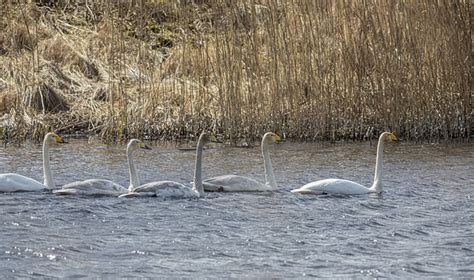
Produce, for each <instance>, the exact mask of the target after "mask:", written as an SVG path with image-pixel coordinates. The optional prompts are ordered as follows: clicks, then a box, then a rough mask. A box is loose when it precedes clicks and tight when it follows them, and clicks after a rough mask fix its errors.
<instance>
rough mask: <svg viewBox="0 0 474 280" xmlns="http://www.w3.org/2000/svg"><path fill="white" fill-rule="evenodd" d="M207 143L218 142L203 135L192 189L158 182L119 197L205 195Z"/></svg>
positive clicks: (200, 139)
mask: <svg viewBox="0 0 474 280" xmlns="http://www.w3.org/2000/svg"><path fill="white" fill-rule="evenodd" d="M207 142H216V137H215V136H214V135H209V134H207V133H202V134H201V135H200V136H199V141H198V144H197V147H196V163H195V166H194V185H193V187H192V188H190V187H187V186H185V185H183V184H181V183H178V182H173V181H158V182H151V183H147V184H144V185H141V186H139V187H137V188H133V189H132V190H131V191H130V192H128V193H126V194H122V195H120V196H119V197H128V198H130V197H140V196H156V197H161V198H198V197H201V196H202V195H203V194H204V189H203V187H202V176H201V170H202V149H203V147H204V145H205V144H206V143H207Z"/></svg>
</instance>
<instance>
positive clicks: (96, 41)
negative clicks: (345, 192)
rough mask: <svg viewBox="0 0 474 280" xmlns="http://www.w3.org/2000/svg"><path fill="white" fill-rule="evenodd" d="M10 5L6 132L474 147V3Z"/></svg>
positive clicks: (1, 26) (1, 43)
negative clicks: (377, 140) (389, 135)
mask: <svg viewBox="0 0 474 280" xmlns="http://www.w3.org/2000/svg"><path fill="white" fill-rule="evenodd" d="M12 2H15V1H3V3H2V9H1V10H0V12H1V18H0V117H1V124H0V127H1V128H0V130H1V131H0V132H1V133H2V135H3V138H4V139H9V140H15V139H16V140H21V139H26V138H39V137H42V135H43V134H44V133H45V131H49V130H55V131H58V132H60V133H85V134H98V135H100V136H101V137H102V139H103V140H104V141H116V140H121V139H124V138H127V137H145V138H182V137H187V136H190V135H195V134H196V133H198V132H199V131H201V130H202V129H208V130H213V131H215V132H217V133H219V134H223V135H224V137H226V138H229V139H239V138H242V137H245V138H258V137H260V135H261V134H263V133H264V132H265V131H268V130H278V131H280V132H282V133H285V134H286V136H288V137H291V138H296V139H303V140H338V139H365V138H368V137H373V136H374V135H377V134H378V133H379V132H380V131H382V130H395V131H397V133H398V134H399V135H400V136H402V137H403V138H405V139H411V140H420V141H436V140H439V139H454V138H461V139H469V137H470V136H471V134H472V132H471V122H472V92H473V90H472V81H471V74H470V71H471V65H472V41H471V25H472V23H471V20H470V17H472V15H470V9H469V8H470V7H469V5H470V4H469V1H447V0H446V1H444V0H439V1H432V0H430V1H423V0H420V1H402V0H400V1H389V0H386V1H375V0H364V1H342V0H341V1H310V0H289V1H274V0H241V1H230V0H195V1H191V0H176V1H172V0H169V1H165V0H161V1H145V0H133V1H112V0H98V1H87V0H59V1H46V0H36V1H28V2H25V3H22V2H21V1H18V2H15V3H12Z"/></svg>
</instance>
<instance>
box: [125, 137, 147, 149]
mask: <svg viewBox="0 0 474 280" xmlns="http://www.w3.org/2000/svg"><path fill="white" fill-rule="evenodd" d="M128 149H131V150H138V149H145V150H151V148H150V147H149V146H148V145H146V144H145V143H143V141H140V140H138V139H132V140H130V142H128Z"/></svg>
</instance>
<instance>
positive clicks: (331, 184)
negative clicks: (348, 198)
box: [291, 179, 370, 195]
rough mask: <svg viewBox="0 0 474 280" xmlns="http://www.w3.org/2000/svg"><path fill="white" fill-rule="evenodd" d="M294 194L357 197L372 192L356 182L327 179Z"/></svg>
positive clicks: (296, 190)
mask: <svg viewBox="0 0 474 280" xmlns="http://www.w3.org/2000/svg"><path fill="white" fill-rule="evenodd" d="M291 192H294V193H301V194H345V195H357V194H366V193H369V192H370V190H369V189H368V188H366V187H364V186H362V185H360V184H358V183H356V182H352V181H349V180H342V179H326V180H320V181H316V182H311V183H309V184H306V185H304V186H302V187H301V188H298V189H295V190H292V191H291Z"/></svg>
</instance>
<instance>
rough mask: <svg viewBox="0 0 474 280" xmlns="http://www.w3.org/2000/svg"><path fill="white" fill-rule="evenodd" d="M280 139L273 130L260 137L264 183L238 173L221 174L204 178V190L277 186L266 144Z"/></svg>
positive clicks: (230, 190) (265, 189)
mask: <svg viewBox="0 0 474 280" xmlns="http://www.w3.org/2000/svg"><path fill="white" fill-rule="evenodd" d="M278 141H281V139H280V136H278V135H277V134H275V133H273V132H267V133H265V135H263V138H262V155H263V163H264V168H265V181H266V182H265V184H262V183H260V182H258V181H256V180H254V179H252V178H249V177H244V176H239V175H222V176H217V177H213V178H209V179H206V180H204V182H203V186H204V190H206V191H223V192H256V191H274V190H276V188H277V184H276V180H275V175H273V168H272V161H271V160H270V155H269V154H268V144H269V143H274V142H278Z"/></svg>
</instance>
